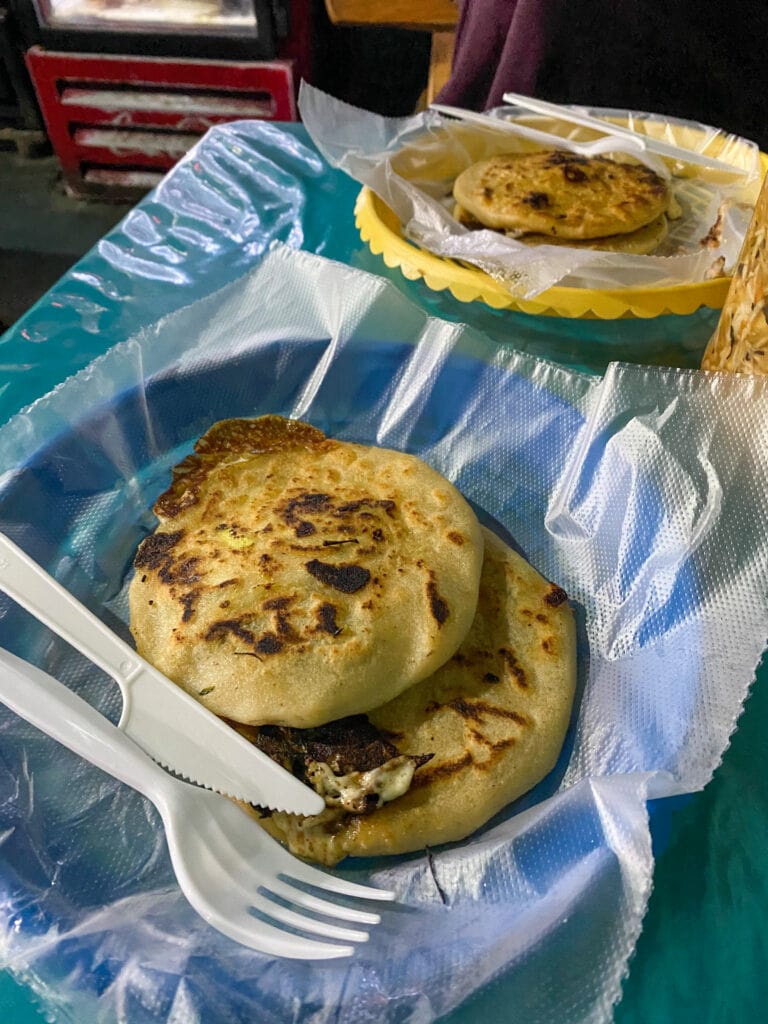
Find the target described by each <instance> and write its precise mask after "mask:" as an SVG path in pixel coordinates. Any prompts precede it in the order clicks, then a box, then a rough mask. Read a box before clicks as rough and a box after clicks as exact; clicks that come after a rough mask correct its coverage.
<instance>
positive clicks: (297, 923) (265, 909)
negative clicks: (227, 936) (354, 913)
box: [250, 894, 368, 942]
mask: <svg viewBox="0 0 768 1024" xmlns="http://www.w3.org/2000/svg"><path fill="white" fill-rule="evenodd" d="M250 901H251V905H252V906H253V907H255V908H256V909H257V910H259V911H261V913H263V914H265V915H266V916H267V917H270V918H273V919H274V920H275V921H280V922H281V923H282V924H286V925H288V926H289V927H291V928H298V929H300V930H301V931H304V932H311V933H312V934H314V935H323V936H325V938H327V939H342V940H344V941H346V942H367V941H368V932H363V931H359V930H358V929H357V928H340V927H339V926H338V925H335V924H330V923H328V922H326V921H318V920H317V918H314V917H307V916H306V915H304V914H298V913H297V912H296V911H295V910H291V909H290V908H289V907H284V906H283V905H282V904H280V903H275V902H274V901H273V900H271V899H269V898H268V897H267V896H260V895H258V894H257V895H255V896H253V895H252V896H251V897H250Z"/></svg>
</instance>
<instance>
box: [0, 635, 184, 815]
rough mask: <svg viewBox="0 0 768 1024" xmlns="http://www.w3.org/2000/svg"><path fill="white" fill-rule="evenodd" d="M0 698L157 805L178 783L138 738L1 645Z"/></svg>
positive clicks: (75, 751) (45, 731) (23, 716)
mask: <svg viewBox="0 0 768 1024" xmlns="http://www.w3.org/2000/svg"><path fill="white" fill-rule="evenodd" d="M0 701H2V703H3V704H5V705H7V706H8V707H9V708H10V709H11V710H12V711H15V712H16V714H17V715H19V716H20V717H21V718H24V719H26V721H27V722H30V723H31V724H32V725H34V726H36V727H37V728H38V729H40V730H42V732H44V733H46V734H47V735H48V736H51V737H52V738H53V739H55V740H57V741H58V742H59V743H62V744H63V745H64V746H65V747H68V748H69V749H70V750H71V751H73V752H74V753H75V754H79V755H80V757H83V758H85V760H86V761H90V762H91V764H95V765H96V767H97V768H101V769H102V770H103V771H105V772H108V773H109V774H110V775H112V776H114V777H115V778H116V779H119V780H120V781H121V782H124V783H126V785H128V786H131V788H132V789H136V790H138V792H139V793H142V794H143V795H144V796H145V797H147V798H148V799H149V800H151V801H152V802H153V803H154V804H155V805H156V806H158V807H159V804H160V803H161V802H162V800H163V794H164V793H168V789H169V787H170V786H173V785H175V784H177V783H176V780H175V779H173V778H172V777H171V776H170V775H167V774H166V772H164V771H163V769H162V768H159V767H158V766H157V765H156V764H155V763H154V761H153V760H152V759H151V758H150V757H148V756H147V755H146V754H145V753H144V752H143V751H142V750H141V748H140V747H138V746H137V745H136V744H135V743H134V742H133V740H131V739H130V738H129V737H128V736H126V735H125V733H123V732H121V730H120V729H118V728H117V726H115V725H112V723H111V722H110V721H109V720H108V719H106V718H104V716H103V715H102V714H100V713H99V712H98V711H97V710H96V709H95V708H94V707H92V706H91V705H90V704H89V703H88V702H87V701H85V700H83V698H82V697H79V696H78V695H77V694H76V693H74V692H73V691H72V690H70V689H69V688H68V687H66V686H64V685H63V683H60V682H59V681H58V680H57V679H54V678H53V676H50V675H48V673H47V672H43V670H42V669H39V668H37V666H35V665H31V664H30V663H29V662H27V661H24V660H23V659H22V658H17V657H16V656H15V655H13V654H11V653H10V652H9V651H6V650H3V649H2V648H0Z"/></svg>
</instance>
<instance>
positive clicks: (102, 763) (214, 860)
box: [0, 648, 394, 960]
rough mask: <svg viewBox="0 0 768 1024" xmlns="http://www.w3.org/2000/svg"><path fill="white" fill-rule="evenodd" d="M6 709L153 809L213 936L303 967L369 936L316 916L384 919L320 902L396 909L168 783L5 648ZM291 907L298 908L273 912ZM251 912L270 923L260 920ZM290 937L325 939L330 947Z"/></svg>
mask: <svg viewBox="0 0 768 1024" xmlns="http://www.w3.org/2000/svg"><path fill="white" fill-rule="evenodd" d="M0 701H2V702H3V704H6V705H7V706H8V707H9V708H11V710H13V711H15V712H16V714H18V715H20V716H21V717H22V718H24V719H26V721H28V722H31V723H32V724H33V725H35V726H37V728H39V729H41V730H42V731H43V732H45V733H46V734H47V735H48V736H51V737H53V739H55V740H58V742H59V743H63V744H64V746H66V747H68V748H69V749H70V750H72V751H74V752H75V753H76V754H79V755H80V756H81V757H83V758H85V760H87V761H90V762H91V763H92V764H95V765H96V766H97V767H99V768H101V769H102V770H103V771H105V772H108V773H109V774H110V775H112V776H114V777H115V778H116V779H119V780H120V781H121V782H124V783H126V785H128V786H131V787H132V788H133V789H136V790H138V792H139V793H142V794H143V795H144V796H145V797H146V798H147V799H148V800H151V801H152V803H153V804H154V805H155V807H156V808H157V810H158V811H159V813H160V817H161V818H162V820H163V825H164V827H165V834H166V839H167V841H168V850H169V853H170V856H171V863H172V865H173V869H174V871H175V873H176V878H177V879H178V882H179V886H180V887H181V889H182V891H183V893H184V895H185V896H186V898H187V899H188V900H189V902H190V903H191V904H192V906H193V907H194V908H195V910H196V911H197V912H198V914H200V916H201V917H203V918H204V919H205V920H206V921H207V922H208V923H209V924H210V925H211V926H212V927H214V928H216V929H218V931H220V932H223V933H224V934H225V935H228V936H229V937H230V938H231V939H234V941H235V942H239V943H240V944H241V945H244V946H249V947H250V948H251V949H255V950H258V951H259V952H261V953H269V954H271V955H273V956H282V957H289V958H291V959H301V960H309V959H312V960H328V959H335V958H338V957H344V956H350V955H351V954H352V953H353V952H354V946H352V945H349V944H348V943H353V942H364V941H366V940H367V938H368V933H367V932H365V931H361V930H360V929H359V928H350V927H346V926H339V925H336V924H332V923H330V922H327V921H324V920H322V919H321V918H320V917H317V916H314V915H323V916H324V917H331V918H336V919H339V920H344V921H348V922H350V923H353V924H357V925H374V924H377V923H378V922H379V920H380V917H379V915H378V914H374V913H370V912H369V911H364V910H359V909H357V908H355V907H349V906H345V905H342V904H338V903H335V902H333V901H331V900H328V899H324V898H322V897H320V896H315V895H312V894H310V893H307V892H305V891H303V890H302V889H300V888H297V887H296V885H295V884H294V883H296V882H298V883H299V884H307V885H311V886H314V887H315V888H317V889H321V890H323V891H324V892H326V893H333V894H338V895H341V896H350V897H354V898H363V899H375V900H392V899H394V895H393V893H391V892H389V891H387V890H384V889H373V888H370V887H369V886H364V885H359V884H358V883H356V882H348V881H346V880H345V879H343V878H338V877H336V876H335V875H331V874H329V873H327V872H324V871H319V870H318V869H317V868H313V867H310V866H309V865H307V864H304V863H303V862H302V861H300V860H298V859H297V858H295V857H293V856H292V855H291V854H290V853H288V852H287V851H286V850H284V849H283V847H282V846H280V844H279V843H278V842H277V841H276V840H274V839H272V837H271V836H269V835H267V833H266V832H265V831H264V830H263V829H262V828H261V827H260V826H259V825H258V824H257V823H256V822H255V821H254V820H253V819H251V818H249V817H248V815H247V814H246V813H245V811H243V810H242V808H240V807H238V806H237V805H236V804H234V803H233V802H232V801H230V800H227V799H225V798H224V797H222V796H219V795H218V794H216V793H212V792H211V791H210V790H207V789H200V788H198V787H197V786H192V785H190V784H189V783H187V782H182V781H181V780H180V779H175V778H173V777H172V776H171V775H168V774H167V773H166V772H164V771H163V769H162V768H160V767H158V766H157V765H156V764H155V763H154V761H152V759H151V758H149V757H148V756H147V755H146V754H144V753H143V751H142V750H141V749H140V748H139V747H138V746H137V745H136V744H135V743H134V742H133V740H131V739H129V738H128V736H126V735H125V734H124V733H123V732H121V731H120V729H118V728H117V727H116V726H114V725H112V723H111V722H109V721H108V720H107V719H106V718H104V717H103V715H101V714H100V713H99V712H98V711H97V710H96V709H95V708H93V707H91V705H90V704H88V702H87V701H85V700H83V698H82V697H79V696H78V695H77V694H75V693H73V692H72V691H71V690H70V689H68V688H67V687H66V686H64V685H63V684H62V683H60V682H58V680H56V679H54V678H53V677H52V676H50V675H48V673H47V672H43V671H42V669H39V668H37V667H36V666H34V665H31V664H29V662H26V661H24V660H23V659H21V658H17V657H16V656H15V655H13V654H11V653H10V652H8V651H6V650H3V649H2V648H0ZM273 897H277V898H278V899H279V900H281V901H288V902H289V903H290V904H292V906H291V907H286V906H284V905H283V903H282V902H281V903H277V902H274V899H273ZM254 911H256V912H257V913H259V914H261V915H263V916H261V917H257V916H255V914H254ZM286 929H301V930H302V931H305V932H308V933H311V934H315V935H319V936H322V938H323V939H332V940H333V939H335V940H340V941H341V943H347V944H339V943H338V942H325V941H319V940H318V939H313V938H311V937H306V936H303V935H298V934H295V933H294V932H293V931H287V930H286Z"/></svg>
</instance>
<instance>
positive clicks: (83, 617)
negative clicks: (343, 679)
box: [0, 533, 325, 814]
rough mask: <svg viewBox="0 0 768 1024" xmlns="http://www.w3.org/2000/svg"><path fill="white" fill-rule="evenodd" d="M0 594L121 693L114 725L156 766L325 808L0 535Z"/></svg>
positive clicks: (236, 793)
mask: <svg viewBox="0 0 768 1024" xmlns="http://www.w3.org/2000/svg"><path fill="white" fill-rule="evenodd" d="M0 590H3V591H5V593H6V594H8V596H9V597H12V598H13V600H14V601H16V602H18V604H20V605H21V606H22V607H23V608H26V610H27V611H28V612H30V613H31V614H32V615H34V616H35V618H37V619H39V620H40V622H42V623H44V624H45V625H46V626H48V627H49V629H51V630H53V632H54V633H56V634H57V635H58V636H60V637H62V639H64V640H66V641H67V642H68V643H70V644H72V646H73V647H75V648H76V649H77V650H78V651H80V653H81V654H84V655H85V656H86V658H88V659H89V661H92V662H93V663H94V665H98V667H99V668H101V669H103V670H104V671H105V672H106V673H108V675H110V676H112V678H113V679H114V680H115V682H116V683H117V684H118V686H119V687H120V690H121V692H122V695H123V709H122V714H121V716H120V722H119V727H120V728H121V729H122V730H123V731H124V732H125V733H126V734H127V735H128V736H130V737H131V738H132V739H133V740H135V742H136V743H138V744H139V746H140V747H141V748H142V750H145V751H146V752H147V753H148V754H150V755H151V756H152V757H153V758H154V759H155V760H156V761H158V762H159V763H160V764H162V765H165V766H166V767H168V768H171V769H172V770H173V771H174V772H177V773H178V774H179V775H183V776H184V777H185V778H186V779H189V780H191V781H192V782H197V783H199V784H201V785H204V786H208V787H209V788H210V789H215V790H217V791H218V792H220V793H226V794H228V795H229V796H233V797H236V798H237V799H239V800H245V801H247V802H248V803H255V804H258V805H259V806H260V807H271V808H272V809H273V810H283V811H291V812H292V813H294V814H319V813H320V811H322V810H323V809H324V807H325V803H324V801H323V799H322V797H321V796H319V794H317V793H316V792H315V791H314V790H313V789H310V787H309V786H305V785H304V783H302V782H299V780H298V779H296V778H294V776H293V775H291V774H290V772H287V771H286V770H285V769H284V768H283V767H282V766H281V765H279V764H277V762H275V761H273V760H272V758H271V757H269V756H268V755H267V754H265V753H263V751H261V750H259V749H258V748H257V747H255V746H254V745H253V744H252V743H249V742H248V741H247V740H246V739H245V738H244V737H242V736H240V735H239V733H237V732H236V731H235V730H234V729H232V728H231V727H230V726H228V725H227V724H226V723H225V722H223V721H222V720H221V719H220V718H217V717H216V715H214V714H213V713H212V712H211V711H208V709H207V708H205V707H203V705H202V704H200V703H198V701H196V700H195V699H194V697H190V695H189V694H188V693H185V692H184V691H183V690H182V689H181V688H180V687H178V686H176V685H175V684H174V683H172V682H171V681H170V679H168V678H167V677H166V676H164V675H163V674H162V672H158V670H157V669H156V668H154V667H153V666H152V665H150V664H149V662H148V661H145V660H144V659H143V658H140V657H139V656H138V654H137V653H136V652H135V651H134V650H133V648H132V647H130V646H129V645H128V644H127V643H125V642H124V641H123V640H121V639H120V637H118V636H116V635H115V634H114V633H113V632H112V630H110V629H109V628H108V627H107V626H105V625H104V623H103V622H102V621H101V620H100V619H98V618H97V617H96V616H95V615H94V614H93V613H92V612H90V611H89V610H88V609H87V608H86V607H85V606H84V605H82V604H81V603H80V602H79V601H78V600H77V599H76V598H75V597H73V595H72V594H70V593H69V591H68V590H66V589H65V588H64V587H62V586H61V584H60V583H58V582H57V581H56V580H54V579H53V577H51V576H49V575H48V573H47V572H45V571H44V570H43V569H42V568H41V567H40V566H39V565H38V564H37V562H35V561H34V560H33V559H32V558H30V557H29V556H28V555H27V554H25V552H24V551H22V550H21V548H19V547H18V546H17V545H16V544H14V543H13V541H11V540H10V539H9V538H8V537H6V536H5V534H2V533H0Z"/></svg>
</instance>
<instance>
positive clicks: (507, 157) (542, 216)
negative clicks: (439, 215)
mask: <svg viewBox="0 0 768 1024" xmlns="http://www.w3.org/2000/svg"><path fill="white" fill-rule="evenodd" d="M453 196H454V199H455V200H456V204H457V205H456V207H455V209H454V215H455V217H456V219H457V220H458V221H460V223H462V224H464V225H465V226H466V227H470V228H491V229H493V230H497V231H503V232H504V233H505V234H508V235H510V236H512V237H514V238H516V239H518V240H519V241H521V242H524V243H526V244H528V245H544V244H546V245H569V246H574V247H576V248H588V249H603V250H606V251H608V252H625V253H633V254H636V255H646V254H648V253H652V252H654V251H655V250H656V249H657V248H658V246H659V245H660V244H661V242H662V241H663V240H664V239H665V238H666V235H667V228H668V225H667V219H668V218H673V219H674V217H677V216H679V215H680V210H679V207H678V206H677V204H676V202H675V201H674V199H673V197H672V195H671V192H670V189H669V187H668V185H667V183H666V182H665V181H664V179H663V178H661V177H659V175H657V174H656V173H655V172H654V171H652V170H650V169H649V168H648V167H645V166H643V165H642V164H637V163H626V162H620V161H617V160H612V159H610V158H608V157H605V156H597V157H584V156H578V155H576V154H574V153H570V152H566V151H565V150H546V151H544V152H539V153H531V154H527V155H522V156H521V155H519V154H515V153H509V154H497V155H496V156H493V157H490V158H489V159H486V160H481V161H479V162H477V163H475V164H472V165H471V166H470V167H468V168H467V169H466V170H465V171H463V172H462V173H461V174H460V175H459V176H458V177H457V178H456V181H455V182H454V187H453Z"/></svg>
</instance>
